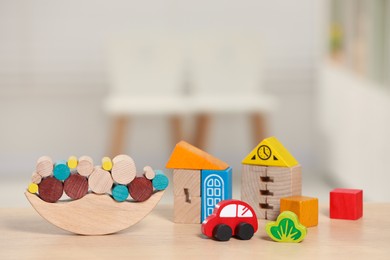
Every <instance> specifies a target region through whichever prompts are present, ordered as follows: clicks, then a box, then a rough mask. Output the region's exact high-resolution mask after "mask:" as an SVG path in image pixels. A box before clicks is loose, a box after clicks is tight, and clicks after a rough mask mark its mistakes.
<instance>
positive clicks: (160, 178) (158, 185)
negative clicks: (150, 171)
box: [152, 170, 169, 190]
mask: <svg viewBox="0 0 390 260" xmlns="http://www.w3.org/2000/svg"><path fill="white" fill-rule="evenodd" d="M155 172H156V176H155V177H154V178H153V180H152V185H153V188H155V189H156V190H165V189H166V188H167V187H168V184H169V180H168V177H167V176H165V174H164V173H163V172H162V171H161V170H156V171H155Z"/></svg>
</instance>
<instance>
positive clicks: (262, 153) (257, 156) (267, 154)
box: [242, 137, 298, 167]
mask: <svg viewBox="0 0 390 260" xmlns="http://www.w3.org/2000/svg"><path fill="white" fill-rule="evenodd" d="M242 163H243V164H251V165H262V166H280V167H292V166H295V165H297V164H298V161H297V160H295V158H294V157H293V156H292V155H291V154H290V152H289V151H288V150H287V149H286V148H285V147H284V146H283V145H282V143H281V142H279V140H278V139H276V137H269V138H266V139H264V140H263V141H261V142H260V144H259V145H257V146H256V147H255V149H253V150H252V152H250V153H249V154H248V155H247V156H246V157H245V158H244V160H242Z"/></svg>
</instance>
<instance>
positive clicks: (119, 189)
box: [111, 184, 129, 202]
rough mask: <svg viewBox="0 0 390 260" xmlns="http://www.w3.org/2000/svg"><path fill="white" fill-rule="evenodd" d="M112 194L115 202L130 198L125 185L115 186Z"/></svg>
mask: <svg viewBox="0 0 390 260" xmlns="http://www.w3.org/2000/svg"><path fill="white" fill-rule="evenodd" d="M111 193H112V197H113V198H114V200H116V201H118V202H122V201H125V200H126V199H127V197H129V190H128V189H127V186H125V185H120V184H118V185H115V186H114V188H112V191H111Z"/></svg>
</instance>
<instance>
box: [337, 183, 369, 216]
mask: <svg viewBox="0 0 390 260" xmlns="http://www.w3.org/2000/svg"><path fill="white" fill-rule="evenodd" d="M362 216H363V190H356V189H334V190H332V191H331V192H330V218H335V219H349V220H356V219H359V218H361V217H362Z"/></svg>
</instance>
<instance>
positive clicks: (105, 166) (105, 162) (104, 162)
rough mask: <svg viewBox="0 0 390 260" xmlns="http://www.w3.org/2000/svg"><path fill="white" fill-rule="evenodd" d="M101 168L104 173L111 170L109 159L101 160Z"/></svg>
mask: <svg viewBox="0 0 390 260" xmlns="http://www.w3.org/2000/svg"><path fill="white" fill-rule="evenodd" d="M102 168H103V170H105V171H111V169H112V161H111V159H110V158H109V157H103V159H102Z"/></svg>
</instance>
